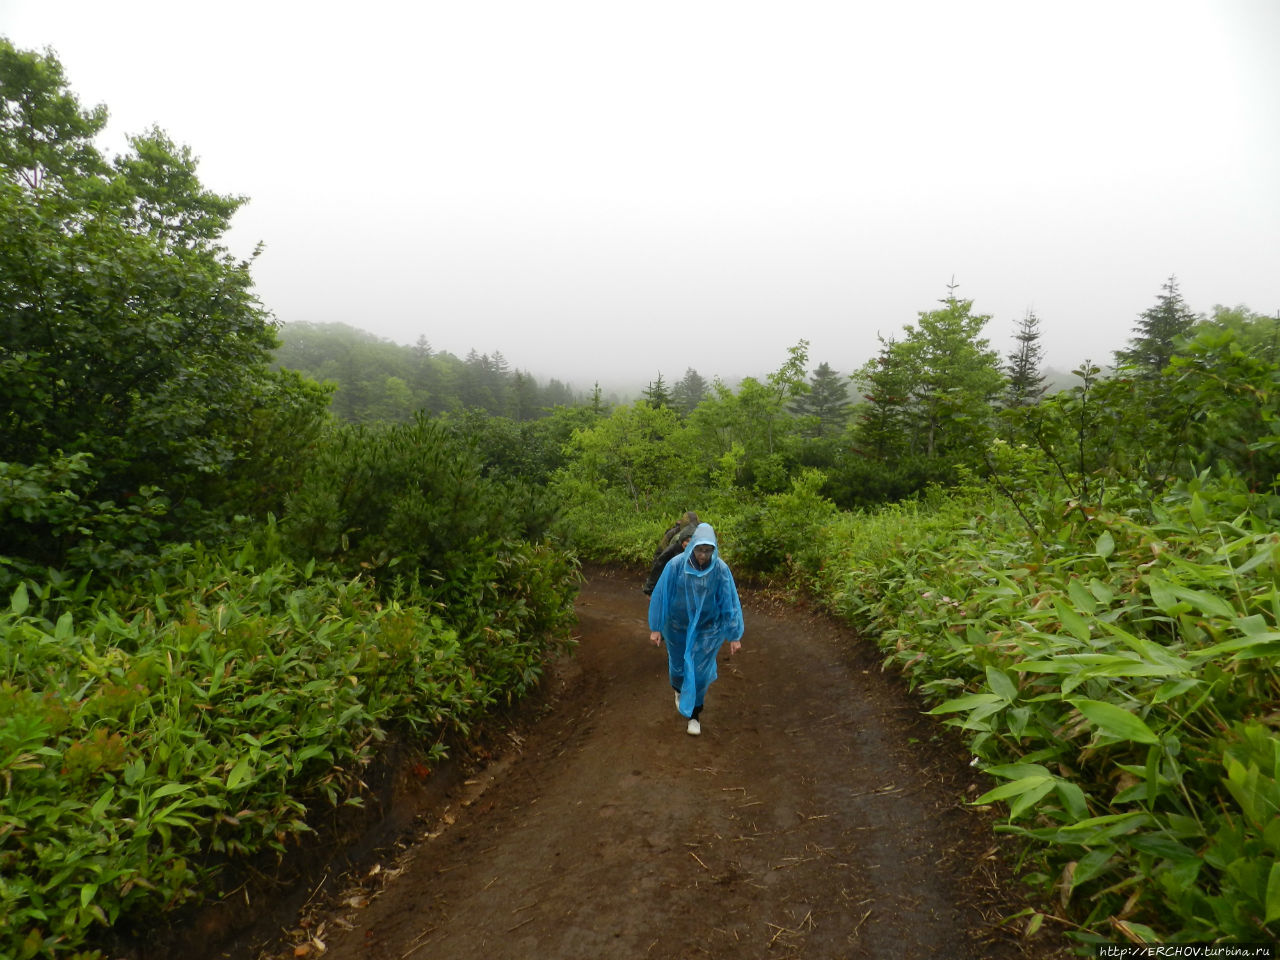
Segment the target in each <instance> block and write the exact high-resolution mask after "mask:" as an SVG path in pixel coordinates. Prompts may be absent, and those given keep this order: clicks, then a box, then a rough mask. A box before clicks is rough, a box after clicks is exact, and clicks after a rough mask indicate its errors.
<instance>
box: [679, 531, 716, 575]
mask: <svg viewBox="0 0 1280 960" xmlns="http://www.w3.org/2000/svg"><path fill="white" fill-rule="evenodd" d="M702 543H709V544H711V560H710V562H709V563H708V564H707V565H706V566H705V567H703V568H702V569H701V570H699V569H698V568H697V567H695V566H694V565H693V548H694V547H696V546H698V545H699V544H702ZM681 559H682V560H683V561H684V572H685V573H689V574H692V575H693V576H695V577H705V576H706V575H707V574H708V573H710V572H711V571H712V570H714V569H715V568H716V561H717V560H719V559H720V544H719V543H718V542H717V541H716V532H715V531H714V530H713V529H711V524H709V523H700V524H698V526H697V529H695V530H694V531H693V537H692V538H691V539H690V540H689V546H688V547H686V548H685V551H684V553H683V554H682V555H681Z"/></svg>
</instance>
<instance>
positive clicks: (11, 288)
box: [0, 39, 326, 570]
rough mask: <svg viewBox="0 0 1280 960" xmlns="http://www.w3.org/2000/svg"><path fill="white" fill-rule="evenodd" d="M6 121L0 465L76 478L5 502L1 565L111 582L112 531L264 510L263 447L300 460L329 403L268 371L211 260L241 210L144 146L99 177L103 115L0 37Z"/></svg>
mask: <svg viewBox="0 0 1280 960" xmlns="http://www.w3.org/2000/svg"><path fill="white" fill-rule="evenodd" d="M0 105H2V106H0V110H2V111H3V113H2V116H0V157H2V158H3V160H4V165H5V166H4V174H5V175H4V176H3V177H0V276H2V277H3V282H2V283H0V463H5V464H7V465H8V466H7V472H8V473H9V474H10V476H14V475H21V474H22V473H23V472H24V471H26V472H30V473H31V474H32V475H33V476H36V475H38V476H49V475H50V474H49V473H48V467H49V466H51V465H55V464H58V463H61V462H64V461H65V459H66V458H68V457H71V458H75V462H76V463H77V464H78V465H79V466H78V467H77V468H76V469H75V470H73V471H63V472H61V474H59V475H61V476H63V477H64V478H65V480H66V482H67V484H68V487H67V488H65V489H62V490H59V489H55V488H50V489H49V497H48V498H47V499H46V500H45V501H44V502H43V504H33V503H28V504H27V505H26V506H25V507H24V508H23V509H21V510H15V509H14V508H13V507H12V504H11V503H0V522H2V523H3V524H4V535H3V536H0V542H4V543H5V545H6V547H5V556H6V557H7V558H9V561H10V562H11V563H13V564H14V565H15V566H17V567H19V568H22V567H23V566H24V565H26V566H27V567H30V566H35V567H39V566H43V565H48V566H64V565H71V566H75V565H77V564H81V565H88V566H92V567H93V568H94V569H97V570H104V569H106V570H109V569H111V567H112V566H113V564H115V561H116V560H118V559H119V557H113V554H112V550H111V546H112V544H113V543H114V542H117V541H119V540H120V539H121V538H122V537H125V533H124V532H123V530H124V527H123V526H122V525H121V522H115V521H121V518H122V517H124V518H127V517H128V516H129V515H131V514H137V515H139V516H140V515H142V514H145V515H146V516H147V517H148V520H147V523H146V533H145V536H144V537H143V538H142V540H141V541H139V540H138V539H137V538H136V537H133V538H132V540H131V542H133V543H135V545H137V544H139V543H144V542H146V541H149V540H158V541H164V540H173V539H185V538H188V537H190V536H193V535H199V534H212V533H216V532H218V531H220V530H222V529H224V528H225V522H226V521H227V520H228V519H229V518H230V517H231V515H233V514H243V513H249V514H254V513H257V514H264V513H265V512H266V511H268V510H273V509H278V508H279V506H280V499H279V497H280V495H281V490H280V489H279V483H280V482H281V477H280V476H279V475H278V474H276V475H274V476H272V477H265V476H264V477H262V478H259V479H260V481H261V482H257V481H256V480H255V479H254V474H255V471H256V470H257V469H258V467H259V465H260V464H259V458H260V456H265V457H266V458H267V459H271V458H275V460H276V461H277V462H278V459H279V456H280V454H281V450H279V449H273V450H267V451H264V450H262V449H260V447H259V444H260V443H262V442H265V441H267V440H268V439H269V441H270V442H271V443H273V444H280V443H283V444H286V445H287V446H288V447H289V449H291V450H294V451H300V450H301V449H302V448H303V447H305V445H306V444H307V443H308V442H309V439H310V437H311V436H313V435H314V430H315V429H317V428H318V424H319V422H320V419H321V418H322V417H323V406H324V403H325V402H326V397H325V393H324V391H322V390H320V389H318V388H316V386H315V385H314V384H310V383H307V382H304V381H302V380H300V379H299V378H297V377H296V376H291V375H285V374H280V373H277V372H273V371H271V370H270V369H269V366H268V363H269V359H270V351H271V349H272V348H273V347H274V346H275V343H276V340H275V332H274V324H273V322H272V320H271V318H270V316H269V314H268V313H267V312H266V310H265V309H264V308H263V306H262V305H261V303H260V302H259V301H258V299H257V298H256V296H255V294H254V291H253V281H252V277H251V275H250V266H251V261H248V260H238V259H236V258H234V257H233V256H231V254H229V253H228V252H227V250H226V249H225V248H224V247H223V246H221V244H220V239H221V236H222V233H223V231H224V230H225V229H226V226H227V223H228V221H229V218H230V216H231V214H232V213H233V212H234V211H235V209H236V208H237V207H238V206H239V205H240V204H241V202H242V200H241V198H238V197H224V196H219V195H217V194H213V193H211V192H209V191H206V190H204V188H203V187H201V186H200V183H199V180H198V178H197V177H196V174H195V159H194V158H193V157H192V155H191V154H190V152H189V151H187V150H185V149H183V148H178V147H175V146H174V145H173V144H172V143H171V142H170V141H169V140H168V139H167V138H166V137H165V136H164V135H163V134H162V133H160V132H159V131H158V130H152V131H150V132H149V133H147V134H145V135H144V136H141V137H135V138H133V140H132V141H131V151H130V152H129V153H128V154H127V155H125V156H124V157H121V158H117V159H116V160H115V162H114V163H108V162H107V161H106V160H105V159H104V158H103V157H102V155H101V154H100V153H99V152H98V150H97V147H96V146H95V144H94V137H95V136H96V135H97V134H98V133H99V132H100V130H101V129H102V127H103V124H104V123H105V122H106V112H105V110H104V109H103V108H100V107H98V108H93V109H92V110H83V109H81V108H80V107H79V104H78V100H77V99H76V97H75V95H74V93H72V92H71V90H70V89H69V88H68V87H67V85H66V81H65V78H64V76H63V73H62V69H61V66H60V65H59V64H58V63H57V61H56V59H55V58H54V57H53V55H52V54H51V53H46V54H39V53H32V52H24V51H19V50H17V49H15V48H14V47H13V46H12V45H11V44H10V43H9V42H8V41H6V40H3V39H0ZM276 412H279V413H281V415H282V416H283V417H284V419H286V420H287V421H288V422H289V424H290V432H289V433H288V434H282V433H281V432H280V431H276V430H273V429H271V428H269V427H268V426H267V425H266V424H265V422H264V418H270V417H271V416H273V415H274V414H275V413H276ZM272 469H274V468H272ZM12 489H13V488H12V487H10V488H9V489H8V490H7V491H5V492H4V494H3V495H8V494H11V493H12ZM69 503H74V504H76V505H77V506H76V508H75V509H70V510H69V509H68V508H67V505H68V504H69ZM138 504H145V505H146V507H145V509H143V510H140V511H139V510H133V509H132V507H133V506H136V505H138ZM46 507H48V508H49V509H47V510H46ZM126 508H129V509H126ZM108 517H110V518H114V519H113V522H111V523H108V522H106V521H105V520H104V519H103V518H108ZM140 522H141V521H140ZM125 526H127V524H125ZM141 530H142V527H141V526H140V527H139V528H138V531H141ZM138 531H135V532H138ZM129 536H130V537H132V534H130V535H129ZM86 544H87V545H88V546H87V547H86ZM86 550H87V551H88V552H86Z"/></svg>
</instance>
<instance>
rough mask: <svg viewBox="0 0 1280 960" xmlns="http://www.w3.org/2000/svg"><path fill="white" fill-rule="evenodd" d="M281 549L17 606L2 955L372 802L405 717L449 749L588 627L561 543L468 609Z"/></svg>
mask: <svg viewBox="0 0 1280 960" xmlns="http://www.w3.org/2000/svg"><path fill="white" fill-rule="evenodd" d="M273 555H274V551H273V550H271V549H268V550H267V551H266V552H265V553H263V552H262V551H261V550H258V551H255V550H253V549H252V548H248V547H246V548H245V549H243V550H241V552H240V553H239V554H238V555H236V556H234V557H227V558H218V557H211V556H208V555H205V554H204V553H202V552H201V551H198V550H195V551H192V552H191V555H190V556H189V557H188V558H187V563H186V564H185V566H184V570H183V572H182V574H181V575H180V578H179V579H176V580H164V579H163V578H161V577H160V576H159V575H158V574H157V575H156V576H155V577H154V578H153V582H152V584H151V587H150V590H148V591H147V592H140V593H138V594H137V595H134V596H130V595H129V594H127V593H125V592H123V591H120V592H117V593H116V594H115V595H113V596H111V597H105V598H103V599H102V601H100V603H99V604H98V605H97V606H95V607H77V608H74V609H66V610H65V611H64V612H62V613H61V614H60V615H56V616H54V617H53V618H52V619H50V617H49V616H46V615H45V614H46V612H48V611H53V610H56V608H57V606H58V605H59V604H58V602H57V596H58V594H57V592H56V590H53V589H51V588H49V587H43V588H39V589H37V588H36V587H35V586H34V585H31V586H27V585H23V586H20V587H19V588H18V589H17V590H15V591H14V592H13V594H12V596H11V598H10V599H9V601H8V602H7V604H6V606H5V607H4V608H3V609H0V634H3V635H4V636H5V638H6V642H5V644H4V645H3V646H2V647H0V783H2V784H3V790H0V825H3V829H0V955H4V956H14V957H17V956H25V957H32V956H40V957H58V956H69V955H72V954H73V953H75V952H76V951H79V950H81V949H82V948H84V946H85V945H86V943H87V942H92V939H93V938H94V936H95V935H97V934H100V933H101V930H102V928H103V927H104V926H107V925H112V924H115V923H126V922H127V923H128V924H130V925H131V926H134V927H142V926H145V925H146V924H147V923H148V922H150V918H154V917H155V916H156V915H157V914H161V913H163V912H166V911H169V910H172V909H173V908H174V907H175V906H177V905H180V904H182V903H183V902H186V901H189V900H191V899H193V898H195V897H198V896H201V895H203V894H205V893H206V892H208V891H210V890H212V889H213V886H214V884H215V882H216V880H217V874H216V869H215V867H214V864H215V862H216V860H217V859H219V858H224V859H231V860H236V859H238V858H241V857H246V856H250V855H252V854H254V853H256V852H259V851H267V850H273V849H274V850H277V851H284V850H286V849H288V848H289V847H290V846H293V845H295V844H297V843H298V842H300V841H302V840H303V838H305V836H306V834H308V833H309V832H310V831H311V830H313V829H314V826H315V825H316V824H317V823H318V819H317V818H318V817H320V816H322V815H323V812H324V810H325V809H327V808H331V807H335V806H341V805H346V804H357V803H359V802H360V801H361V797H362V794H363V792H364V790H365V787H364V785H363V783H362V779H361V778H362V774H363V771H364V769H365V767H366V766H367V764H368V763H369V762H370V761H371V760H372V759H373V757H374V756H375V754H376V753H377V751H378V749H379V744H380V743H382V742H383V741H384V739H385V738H386V737H387V736H388V735H389V734H391V733H392V732H394V731H399V732H400V734H401V735H403V736H406V737H411V738H413V739H414V740H415V741H417V742H421V743H422V744H424V745H429V746H426V747H424V749H426V750H428V752H429V753H430V755H431V756H432V757H433V758H438V757H440V756H441V755H442V754H443V751H444V748H443V743H444V742H445V738H446V737H448V736H449V735H451V734H455V733H465V732H466V731H467V730H468V729H469V727H470V726H471V725H472V724H473V723H475V722H476V721H477V720H479V719H480V717H481V716H482V715H483V712H484V711H485V709H486V708H487V707H488V706H489V705H491V704H493V703H494V702H497V701H500V700H506V699H510V698H511V697H513V696H518V695H519V694H520V693H521V692H523V691H524V690H525V689H527V688H528V687H529V685H530V684H531V683H533V682H535V681H536V679H537V677H538V676H539V674H540V671H541V668H542V663H543V662H544V661H545V659H546V657H547V656H548V655H550V654H551V653H553V652H554V651H555V650H556V649H559V648H560V647H561V646H562V645H563V644H565V643H567V642H568V641H567V638H568V626H569V623H570V622H571V619H572V595H573V592H574V591H573V587H574V582H575V579H576V574H575V572H574V570H573V569H572V567H571V565H569V564H568V562H567V561H566V560H565V558H564V557H563V555H561V554H559V553H557V552H554V551H550V550H547V549H546V548H542V547H531V546H523V547H519V548H517V549H515V550H512V551H509V552H507V553H505V554H504V555H502V556H501V557H499V556H497V555H494V556H491V557H490V558H489V559H488V561H487V562H486V563H484V564H482V565H480V566H478V567H477V568H476V569H475V570H474V571H472V573H471V579H470V580H468V581H467V582H466V583H464V584H460V585H459V590H458V596H459V601H458V604H457V607H458V611H457V612H458V614H459V615H458V616H456V617H454V618H452V619H451V620H450V619H446V616H448V615H447V614H446V615H442V613H441V611H440V606H439V604H438V603H437V602H435V601H433V600H430V599H428V598H426V597H424V596H422V595H407V596H405V597H402V598H401V599H400V600H398V601H392V602H388V601H387V600H386V599H385V598H384V597H383V596H382V595H381V594H380V592H379V591H378V590H377V589H376V588H375V586H374V584H372V583H371V582H369V581H368V580H367V579H365V578H363V577H357V578H355V579H353V580H344V579H340V578H337V579H334V578H327V577H317V578H310V577H309V576H308V570H300V569H299V568H297V567H295V566H293V565H291V564H289V563H287V562H279V561H272V560H271V559H270V558H271V556H273Z"/></svg>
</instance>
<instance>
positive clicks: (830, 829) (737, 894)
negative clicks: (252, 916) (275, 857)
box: [266, 573, 1061, 960]
mask: <svg viewBox="0 0 1280 960" xmlns="http://www.w3.org/2000/svg"><path fill="white" fill-rule="evenodd" d="M637 584H638V581H636V580H635V579H634V578H631V577H624V576H622V575H620V574H613V575H609V574H607V573H599V574H595V575H593V577H592V579H591V580H590V582H588V583H587V584H585V585H584V588H583V590H582V594H581V597H580V599H579V601H578V614H579V617H580V628H579V636H580V641H581V642H580V645H579V648H578V652H577V654H576V656H575V657H573V658H572V660H570V661H568V662H567V664H566V665H565V666H564V667H563V668H562V669H561V670H560V671H559V673H558V674H557V676H556V677H555V678H554V681H553V683H554V685H555V687H554V691H555V696H554V698H553V699H552V700H551V701H550V703H549V705H548V706H547V707H546V708H545V710H546V714H545V716H544V717H543V718H542V719H541V720H540V721H539V722H538V723H537V724H535V725H532V726H530V727H529V728H528V729H527V731H526V735H525V736H524V737H522V738H520V737H517V736H516V735H514V734H513V735H512V738H511V739H512V741H513V742H514V741H516V740H519V742H520V749H519V750H515V749H512V750H510V751H509V752H508V755H507V756H506V757H504V758H502V759H500V760H499V761H498V762H496V763H494V764H493V765H491V766H490V767H489V768H487V769H486V770H485V771H484V772H482V773H481V774H478V775H477V776H476V777H475V779H474V780H473V781H471V782H469V783H468V784H467V785H466V786H465V787H462V788H461V789H460V790H458V791H455V792H454V795H453V796H452V798H450V800H449V806H448V808H447V809H445V810H439V809H437V810H435V811H433V812H429V814H430V815H429V816H427V817H424V820H423V828H422V830H420V831H419V833H420V835H421V840H420V842H416V843H414V844H413V845H411V846H410V847H409V848H408V849H407V850H406V852H405V853H404V855H403V856H402V857H401V858H400V859H399V860H398V861H393V860H390V859H388V860H387V861H386V863H385V865H384V866H383V868H382V870H381V872H380V876H379V877H378V878H377V879H378V880H379V881H380V882H379V883H377V884H376V885H375V886H369V885H366V886H365V887H358V886H357V887H349V888H348V889H347V890H346V891H345V892H340V893H338V894H337V896H336V898H335V900H334V901H333V903H332V904H331V905H330V907H329V908H327V909H328V912H325V913H315V912H314V910H313V913H312V915H311V921H312V924H313V925H312V926H311V928H310V929H311V931H312V932H313V933H315V934H317V935H318V939H320V940H321V941H322V942H323V943H324V946H325V951H324V957H325V958H326V960H355V958H361V960H409V958H420V960H427V958H431V960H481V958H483V960H503V958H512V960H515V958H519V960H525V958H532V957H536V958H539V960H571V958H572V960H601V958H627V960H629V958H652V960H691V958H705V957H710V958H726V960H727V958H735V960H737V958H743V957H771V958H772V957H778V958H788V957H803V958H813V960H836V958H844V957H848V958H855V957H857V958H862V957H869V958H881V957H883V958H893V960H911V958H935V957H948V958H1013V957H1024V956H1034V957H1046V956H1051V955H1054V954H1055V953H1056V952H1057V950H1059V949H1060V948H1061V944H1060V943H1057V942H1053V943H1051V942H1048V941H1047V940H1045V939H1043V938H1045V937H1047V936H1048V935H1047V934H1043V933H1042V934H1041V935H1040V937H1041V939H1038V941H1037V942H1035V943H1034V944H1027V943H1026V942H1025V941H1019V940H1017V939H1015V938H1014V937H1012V936H1011V935H1010V934H1009V933H1007V932H1004V930H1003V928H997V927H996V925H995V921H996V920H998V919H999V917H1000V916H1001V915H1004V914H1007V913H1009V912H1013V911H1015V910H1016V909H1017V906H1016V905H1015V904H1013V903H1012V902H1011V901H1009V900H1007V899H1004V898H1005V896H1006V895H1005V894H1002V893H1001V885H1000V882H999V876H998V874H999V870H1000V868H999V866H998V863H999V861H998V859H997V858H996V857H995V856H993V853H994V848H995V842H994V841H993V839H992V835H991V832H990V826H989V824H988V823H986V822H985V821H984V820H983V819H982V816H981V815H980V814H978V813H976V812H974V811H973V810H972V809H971V808H967V807H965V806H964V805H963V804H962V802H961V801H962V798H963V797H964V796H965V795H966V793H968V795H969V796H973V795H974V794H973V792H972V791H973V790H974V789H976V787H974V786H973V785H974V778H973V776H972V775H971V771H970V769H969V767H968V765H967V763H966V760H967V757H965V756H964V755H963V753H962V751H961V750H960V749H959V748H958V747H957V746H956V743H955V741H954V740H952V739H951V738H950V737H944V736H941V735H940V734H939V731H938V728H937V726H936V725H935V724H934V723H932V722H931V721H929V720H927V719H926V718H923V717H921V715H920V705H919V704H918V703H917V702H916V701H914V700H912V699H911V698H910V697H909V696H908V695H906V694H905V693H904V692H903V691H902V689H901V685H900V683H898V682H897V681H894V680H893V679H891V678H889V677H887V676H885V675H884V674H882V673H881V672H880V671H879V666H878V660H879V658H878V656H876V655H875V654H874V653H873V652H872V651H870V650H868V649H867V648H866V647H865V646H862V645H859V644H857V643H855V642H853V641H852V640H851V638H850V637H849V636H848V635H847V634H846V633H845V632H843V631H841V630H840V629H838V628H837V627H835V626H833V625H832V624H830V623H829V622H828V621H826V620H825V619H824V618H821V617H814V616H808V615H806V614H804V613H803V612H799V611H796V610H794V609H790V608H786V609H779V608H777V607H773V606H770V605H769V604H768V603H767V601H765V600H764V599H762V598H760V597H756V596H753V595H751V594H750V593H749V592H744V604H745V606H746V611H747V632H746V635H745V637H744V638H743V648H742V650H741V652H740V653H739V654H737V655H736V656H735V657H733V658H729V656H728V653H727V651H724V652H722V654H721V674H720V679H719V681H718V682H717V683H716V684H714V685H713V686H712V688H711V691H710V693H709V694H708V697H707V706H706V709H705V712H704V713H703V717H702V720H703V734H702V736H701V737H690V736H688V735H687V734H686V733H685V721H684V720H683V718H681V717H680V716H679V715H678V714H677V713H676V712H675V709H674V706H673V703H672V696H671V693H670V690H669V687H668V686H667V681H666V666H665V653H664V652H663V651H661V650H659V649H657V648H655V647H653V646H652V645H651V644H649V643H648V640H647V628H646V625H645V611H646V608H647V602H646V598H645V597H644V596H643V595H642V594H641V593H640V591H639V590H638V589H637ZM296 943H297V941H294V944H296ZM294 944H290V945H289V946H287V947H286V946H284V945H283V944H277V945H276V946H275V947H274V948H273V950H272V951H269V952H268V953H267V954H266V955H269V956H273V957H288V956H295V955H297V956H305V955H308V954H307V951H306V949H305V948H304V949H297V950H296V952H295V945H294ZM310 955H313V956H314V955H315V951H314V948H312V953H311V954H310Z"/></svg>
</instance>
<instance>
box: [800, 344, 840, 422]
mask: <svg viewBox="0 0 1280 960" xmlns="http://www.w3.org/2000/svg"><path fill="white" fill-rule="evenodd" d="M848 407H849V384H848V381H847V380H846V378H844V377H842V376H840V374H838V373H837V372H836V371H835V370H833V369H831V364H829V363H827V362H826V361H825V360H824V361H823V362H822V363H820V364H818V367H817V369H816V370H814V371H813V374H812V375H811V376H810V377H809V390H808V392H807V393H804V394H801V395H800V396H798V397H796V399H795V401H794V404H793V409H794V410H795V412H796V413H797V414H798V415H799V416H801V417H808V418H812V420H811V425H810V426H808V427H806V428H805V432H806V433H807V434H808V435H809V436H810V437H830V436H837V435H839V434H840V433H842V432H843V431H844V429H845V424H846V421H847V419H848Z"/></svg>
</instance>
